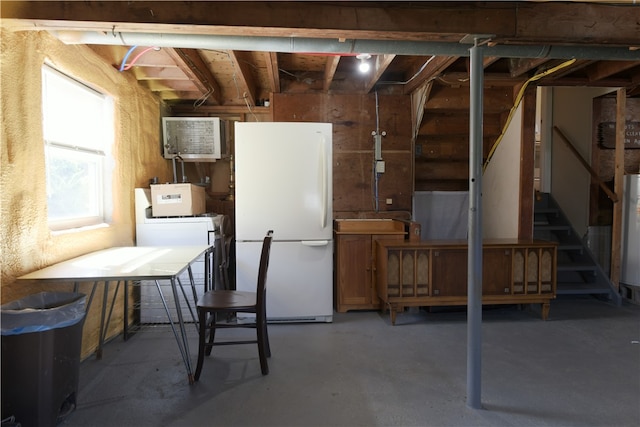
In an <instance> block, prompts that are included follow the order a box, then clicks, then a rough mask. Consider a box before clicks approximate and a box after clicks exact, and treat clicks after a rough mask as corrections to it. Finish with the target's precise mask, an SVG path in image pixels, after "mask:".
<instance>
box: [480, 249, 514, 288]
mask: <svg viewBox="0 0 640 427" xmlns="http://www.w3.org/2000/svg"><path fill="white" fill-rule="evenodd" d="M510 293H511V249H510V248H485V249H484V250H483V251H482V295H509V294H510Z"/></svg>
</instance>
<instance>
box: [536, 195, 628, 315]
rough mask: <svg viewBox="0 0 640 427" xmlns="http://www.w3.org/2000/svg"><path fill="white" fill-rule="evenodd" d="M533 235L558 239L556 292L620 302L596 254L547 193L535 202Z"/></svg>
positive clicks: (539, 196) (618, 303) (556, 240)
mask: <svg viewBox="0 0 640 427" xmlns="http://www.w3.org/2000/svg"><path fill="white" fill-rule="evenodd" d="M533 236H534V238H535V239H541V240H550V241H554V242H558V265H557V276H558V277H557V292H556V294H557V295H593V296H597V297H599V298H605V299H608V300H610V301H611V302H613V303H615V304H616V305H620V304H621V303H622V298H621V296H620V294H619V293H618V291H617V290H616V288H615V287H614V285H613V283H612V282H611V280H610V279H609V277H608V276H607V275H606V274H605V272H604V270H603V269H602V267H601V266H600V265H599V264H598V262H597V260H596V257H595V256H594V255H593V253H592V252H591V250H590V249H589V248H588V247H587V246H586V244H585V243H584V242H583V241H582V239H581V238H580V236H579V235H578V234H577V233H576V231H575V230H574V229H573V227H572V226H571V223H570V222H569V220H568V219H567V217H566V216H565V214H564V213H563V212H562V210H561V209H560V207H559V206H558V204H557V203H556V201H555V200H554V199H553V197H551V195H550V194H548V193H538V194H537V197H536V201H535V204H534V225H533Z"/></svg>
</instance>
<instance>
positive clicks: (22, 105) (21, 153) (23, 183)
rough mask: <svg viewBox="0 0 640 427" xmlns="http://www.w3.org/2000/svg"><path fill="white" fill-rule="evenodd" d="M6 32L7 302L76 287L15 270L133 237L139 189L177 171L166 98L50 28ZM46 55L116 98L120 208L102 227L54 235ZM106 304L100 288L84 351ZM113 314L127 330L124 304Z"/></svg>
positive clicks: (2, 179) (2, 287)
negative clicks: (164, 149) (163, 130)
mask: <svg viewBox="0 0 640 427" xmlns="http://www.w3.org/2000/svg"><path fill="white" fill-rule="evenodd" d="M0 31H1V34H0V35H1V39H2V51H1V56H0V59H1V63H0V65H1V67H2V68H1V71H2V73H1V80H0V83H1V95H2V96H1V101H0V102H1V106H2V109H1V111H2V124H1V137H2V150H1V153H0V165H1V169H0V185H1V192H0V212H1V214H0V217H1V225H0V245H1V250H2V282H1V284H0V291H1V292H0V298H1V302H2V303H3V304H4V303H8V302H10V301H13V300H15V299H19V298H22V297H24V296H26V295H29V294H32V293H37V292H40V291H41V290H45V289H46V290H59V291H70V290H71V289H72V284H69V285H61V284H56V285H49V286H36V285H32V284H26V283H18V282H16V280H15V279H16V277H19V276H21V275H23V274H26V273H29V272H31V271H34V270H37V269H40V268H43V267H46V266H48V265H51V264H54V263H57V262H60V261H63V260H66V259H69V258H73V257H75V256H79V255H82V254H85V253H88V252H92V251H96V250H99V249H103V248H108V247H112V246H128V245H133V244H135V219H134V209H133V203H134V200H133V189H134V188H135V187H137V186H146V185H147V184H148V180H149V177H151V176H158V177H159V178H160V179H161V180H170V179H171V177H172V171H171V165H170V162H168V161H165V160H163V159H162V158H161V156H159V155H158V153H159V140H160V124H159V117H160V115H161V114H160V108H161V103H160V101H159V100H158V99H157V98H155V97H154V96H153V95H152V94H151V93H150V92H148V91H145V90H144V89H142V88H140V86H139V85H138V84H137V82H136V80H135V79H134V78H133V76H132V75H128V74H126V73H120V72H119V71H118V70H117V69H116V68H114V67H113V66H112V65H110V64H105V63H104V62H103V61H102V60H101V59H100V58H99V57H98V56H97V55H96V54H95V53H94V52H92V51H91V50H90V49H88V48H87V47H85V46H67V45H64V44H62V43H61V42H60V41H58V40H57V39H55V38H53V37H51V36H50V35H49V34H48V33H46V32H36V31H27V32H13V31H10V30H8V29H6V28H1V29H0ZM45 60H48V61H49V62H50V63H51V64H52V65H53V66H54V67H56V68H58V69H59V70H61V71H63V72H65V73H68V74H70V75H72V76H74V77H76V78H78V79H79V80H82V81H85V82H87V83H90V84H92V85H95V86H96V87H97V88H100V89H101V90H103V91H105V92H107V93H109V94H110V95H111V96H113V97H114V100H115V102H114V105H115V108H116V111H115V114H114V116H115V120H116V129H115V138H116V141H115V146H114V147H113V181H112V186H113V194H114V200H113V207H114V210H113V221H112V223H110V224H107V225H106V226H104V227H100V228H93V229H82V230H76V231H74V232H68V233H55V234H54V233H52V232H51V231H50V230H49V228H48V226H47V200H46V182H45V163H44V143H43V136H42V119H41V117H42V112H41V98H42V96H41V90H42V89H41V67H42V65H43V63H44V62H45ZM112 288H113V287H112ZM99 290H100V291H101V290H102V288H100V289H99ZM81 292H83V293H86V294H88V293H89V292H90V288H89V284H85V285H83V286H81ZM120 296H122V294H121V293H120ZM101 304H102V292H97V293H96V296H95V298H94V301H93V303H92V306H91V311H90V312H89V313H88V316H87V320H86V323H85V328H84V336H83V341H82V344H83V349H82V354H83V356H86V355H88V354H90V353H91V352H92V351H93V350H94V349H95V348H96V346H97V335H98V327H99V316H98V313H99V309H100V307H101ZM113 317H114V318H113V320H112V322H111V325H112V330H109V332H108V335H115V334H117V333H118V332H119V330H121V327H122V323H121V320H122V317H123V313H122V307H121V306H117V307H116V310H115V311H114V315H113ZM118 320H120V322H119V321H118Z"/></svg>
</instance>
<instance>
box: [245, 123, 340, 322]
mask: <svg viewBox="0 0 640 427" xmlns="http://www.w3.org/2000/svg"><path fill="white" fill-rule="evenodd" d="M331 166H332V125H331V124H330V123H239V122H238V123H236V125H235V185H236V191H235V200H236V202H235V223H236V236H235V238H236V288H237V289H238V290H249V291H255V288H256V280H257V273H258V262H259V258H260V250H261V248H262V240H263V238H264V236H265V234H266V232H267V231H268V230H273V241H272V245H271V256H270V260H269V269H268V273H267V320H268V321H269V322H271V323H274V322H331V321H332V320H333V227H332V223H333V215H332V212H333V211H332V210H333V206H332V198H333V188H332V182H333V178H332V167H331ZM238 316H239V317H238V320H239V321H243V317H242V315H241V314H240V313H239V314H238ZM245 316H248V315H245ZM244 319H246V318H244Z"/></svg>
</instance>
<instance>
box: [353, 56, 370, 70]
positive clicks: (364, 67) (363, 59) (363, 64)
mask: <svg viewBox="0 0 640 427" xmlns="http://www.w3.org/2000/svg"><path fill="white" fill-rule="evenodd" d="M356 58H358V59H359V60H360V65H358V69H359V70H360V72H361V73H366V72H368V71H369V70H370V69H371V64H369V63H368V62H367V59H369V58H371V55H370V54H368V53H361V54H358V55H356Z"/></svg>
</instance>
